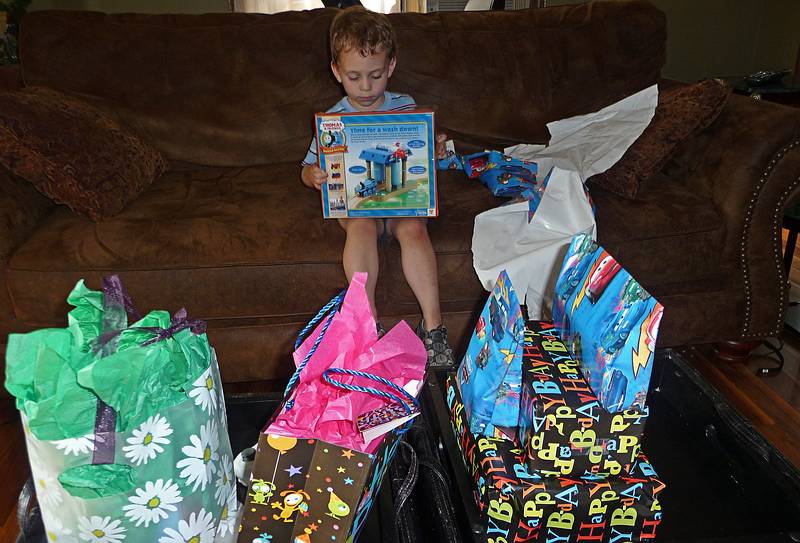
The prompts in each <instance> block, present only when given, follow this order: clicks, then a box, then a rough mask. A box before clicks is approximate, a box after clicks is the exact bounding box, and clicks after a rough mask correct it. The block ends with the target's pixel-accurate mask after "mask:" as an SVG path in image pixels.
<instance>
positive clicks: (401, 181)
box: [315, 110, 438, 219]
mask: <svg viewBox="0 0 800 543" xmlns="http://www.w3.org/2000/svg"><path fill="white" fill-rule="evenodd" d="M433 118H434V114H433V112H432V111H422V110H415V111H413V112H408V111H406V112H365V113H318V114H317V115H316V116H315V125H316V131H317V152H318V156H319V166H320V168H322V169H323V170H325V171H326V172H328V179H327V181H326V182H325V184H324V185H323V186H322V191H321V192H322V213H323V216H324V217H325V218H326V219H335V218H355V217H435V216H437V215H438V209H437V192H436V140H435V137H434V125H433Z"/></svg>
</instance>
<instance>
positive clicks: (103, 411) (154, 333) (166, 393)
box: [6, 276, 238, 543]
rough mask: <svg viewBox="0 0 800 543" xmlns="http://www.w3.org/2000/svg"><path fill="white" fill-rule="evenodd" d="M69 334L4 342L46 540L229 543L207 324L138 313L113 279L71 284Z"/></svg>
mask: <svg viewBox="0 0 800 543" xmlns="http://www.w3.org/2000/svg"><path fill="white" fill-rule="evenodd" d="M67 301H68V303H69V304H70V305H72V306H73V309H72V311H70V312H69V314H68V326H67V328H63V329H44V330H37V331H34V332H31V333H28V334H12V335H11V336H10V337H9V341H8V349H7V352H6V364H7V366H6V367H7V370H6V388H7V389H8V390H9V392H11V394H12V395H13V396H14V397H15V398H16V403H17V407H18V408H19V410H20V413H21V417H22V422H23V427H24V431H25V438H26V443H27V449H28V456H29V460H30V464H31V472H32V478H33V482H34V485H35V490H36V496H37V499H38V501H39V504H40V508H41V512H42V519H43V521H44V525H45V530H46V533H47V535H48V541H68V542H79V541H80V542H90V543H128V542H142V543H154V542H158V543H178V542H185V541H198V542H204V543H205V542H208V543H211V542H214V541H222V540H224V539H225V538H228V539H232V538H233V535H234V530H235V528H236V513H237V509H238V506H237V501H236V492H235V480H234V479H233V467H232V460H233V459H232V455H231V448H230V443H229V440H228V432H227V423H226V416H225V404H224V400H223V394H222V388H221V381H220V375H219V368H218V365H217V360H216V355H215V353H214V350H213V349H212V348H211V346H210V345H209V343H208V339H207V338H206V335H205V333H204V329H205V327H204V324H203V323H201V322H200V321H194V320H191V319H188V318H187V317H186V313H185V311H183V310H181V311H179V312H177V313H176V314H175V315H173V316H172V317H170V315H169V313H167V312H166V311H152V312H150V313H149V314H147V315H145V316H144V317H143V318H137V317H134V318H135V319H136V320H135V322H133V323H129V322H128V314H129V313H130V314H131V315H136V313H135V309H133V306H132V304H131V303H130V299H129V298H128V296H127V294H126V293H125V292H124V290H123V289H122V287H121V284H120V283H119V279H118V278H116V277H113V276H112V277H110V278H107V279H106V280H105V281H104V288H103V292H99V291H93V290H90V289H88V288H87V287H86V286H85V285H84V284H83V281H79V282H78V284H77V285H76V286H75V288H74V289H73V291H72V292H71V293H70V295H69V297H68V299H67Z"/></svg>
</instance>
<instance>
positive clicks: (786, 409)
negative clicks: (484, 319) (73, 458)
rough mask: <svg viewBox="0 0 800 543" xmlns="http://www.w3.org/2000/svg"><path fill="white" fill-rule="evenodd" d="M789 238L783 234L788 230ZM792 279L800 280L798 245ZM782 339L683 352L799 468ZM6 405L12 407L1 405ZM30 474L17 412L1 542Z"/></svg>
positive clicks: (795, 373)
mask: <svg viewBox="0 0 800 543" xmlns="http://www.w3.org/2000/svg"><path fill="white" fill-rule="evenodd" d="M784 240H785V233H784ZM790 279H791V280H792V281H794V282H795V283H796V284H797V285H800V249H798V251H797V253H796V254H795V257H794V263H793V266H792V271H791V274H790ZM781 341H782V342H783V348H782V351H781V352H782V354H783V356H784V360H785V365H784V368H783V370H782V371H781V372H780V373H778V374H777V375H774V376H766V377H764V376H759V375H757V371H758V370H759V369H760V368H762V367H770V366H774V365H775V364H776V363H777V362H776V359H775V357H774V354H772V353H771V352H770V350H769V349H768V348H767V347H759V348H758V349H757V350H756V351H754V352H753V354H752V355H751V357H750V359H749V360H748V361H747V363H746V364H720V363H717V362H715V361H714V360H713V349H712V348H711V346H698V347H689V348H681V349H679V351H680V352H681V353H682V355H683V356H684V357H685V358H686V359H687V360H689V361H690V362H692V364H693V365H694V366H695V367H696V368H697V369H698V370H699V371H700V372H701V373H702V374H703V375H704V377H705V378H706V379H707V380H708V381H709V382H710V383H711V384H713V385H714V386H715V387H716V388H717V390H719V391H720V392H721V393H722V394H724V395H725V397H727V399H728V401H729V402H730V403H731V405H733V406H734V407H735V408H736V409H738V410H739V411H740V412H741V413H742V414H743V415H744V416H745V417H746V418H747V419H749V420H750V421H751V422H752V424H753V425H754V426H755V427H756V428H757V429H758V430H759V432H761V434H762V435H763V436H764V437H765V438H766V439H768V440H769V441H770V442H771V443H772V444H773V445H774V446H775V447H776V448H778V450H780V451H781V452H782V453H783V455H784V456H785V457H786V458H787V459H788V460H789V461H790V462H792V463H793V464H794V465H795V466H797V467H798V468H800V334H798V333H797V332H794V331H792V330H791V329H788V328H787V330H785V331H784V333H783V335H782V337H781V338H777V339H775V340H773V343H775V344H777V343H778V342H781ZM0 407H2V409H0V420H2V410H3V409H8V406H0ZM29 475H30V469H29V467H28V464H27V459H26V455H25V444H24V437H23V434H22V429H21V427H20V425H19V422H18V419H17V418H16V417H14V418H12V420H11V422H6V423H0V519H2V524H0V543H13V542H14V541H15V539H16V534H17V532H18V527H17V521H16V501H17V496H18V495H19V491H20V489H21V488H22V485H23V484H24V482H25V480H26V479H27V478H28V476H29Z"/></svg>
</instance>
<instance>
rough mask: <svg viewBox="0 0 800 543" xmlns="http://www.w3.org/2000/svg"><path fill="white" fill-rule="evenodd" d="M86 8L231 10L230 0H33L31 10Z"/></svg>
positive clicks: (150, 11) (175, 10)
mask: <svg viewBox="0 0 800 543" xmlns="http://www.w3.org/2000/svg"><path fill="white" fill-rule="evenodd" d="M42 9H84V10H90V11H105V12H107V13H130V12H132V13H212V12H220V11H230V10H231V8H230V3H229V2H228V0H33V2H31V5H30V8H29V10H31V11H33V10H42Z"/></svg>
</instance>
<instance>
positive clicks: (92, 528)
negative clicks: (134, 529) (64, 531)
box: [78, 516, 125, 543]
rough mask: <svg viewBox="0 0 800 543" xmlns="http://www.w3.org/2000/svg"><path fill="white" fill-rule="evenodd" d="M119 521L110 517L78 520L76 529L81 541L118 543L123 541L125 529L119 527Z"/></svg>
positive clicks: (120, 522) (81, 518)
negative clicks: (78, 531)
mask: <svg viewBox="0 0 800 543" xmlns="http://www.w3.org/2000/svg"><path fill="white" fill-rule="evenodd" d="M120 524H122V521H121V520H114V521H112V520H111V517H97V516H93V517H90V518H86V517H80V518H78V529H79V530H80V536H81V539H83V540H84V541H89V543H120V542H121V541H122V540H123V539H125V528H123V527H122V526H120Z"/></svg>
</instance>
